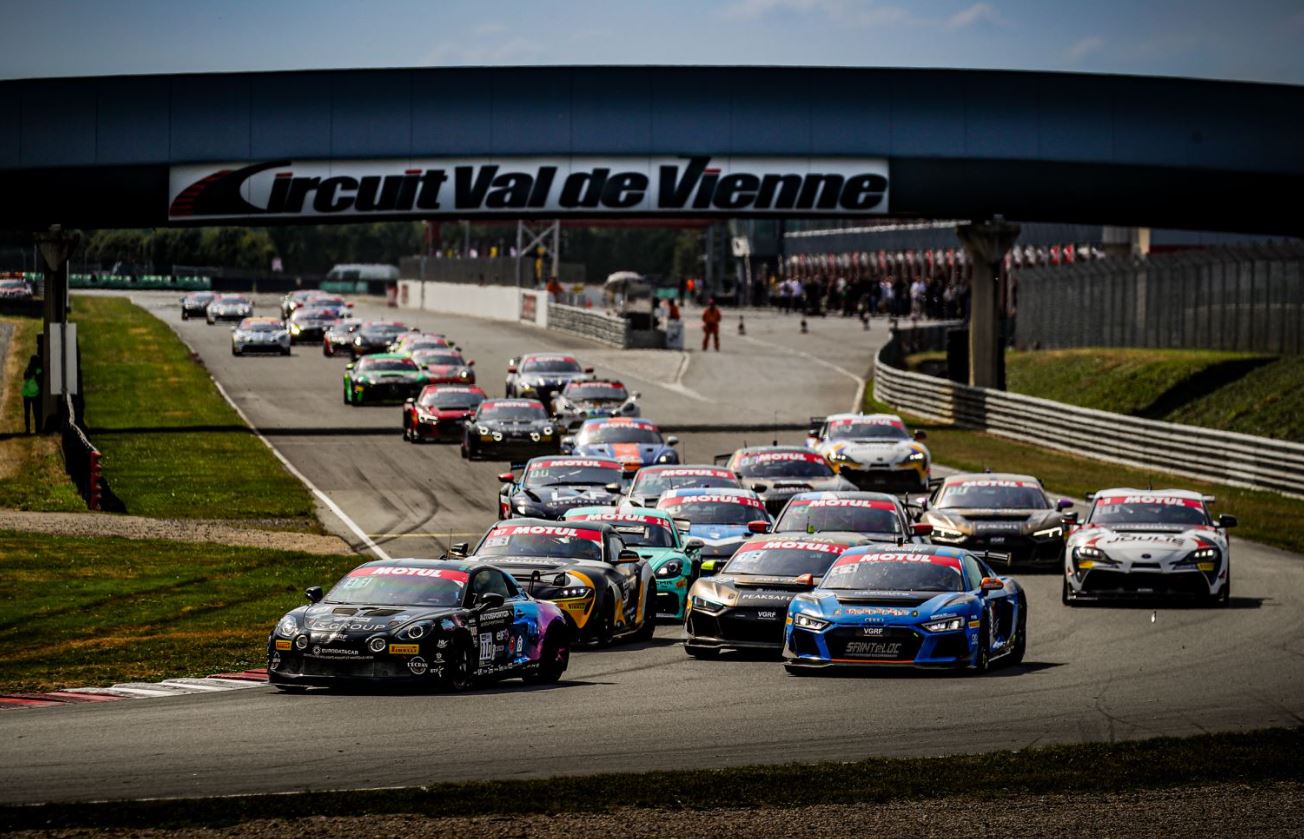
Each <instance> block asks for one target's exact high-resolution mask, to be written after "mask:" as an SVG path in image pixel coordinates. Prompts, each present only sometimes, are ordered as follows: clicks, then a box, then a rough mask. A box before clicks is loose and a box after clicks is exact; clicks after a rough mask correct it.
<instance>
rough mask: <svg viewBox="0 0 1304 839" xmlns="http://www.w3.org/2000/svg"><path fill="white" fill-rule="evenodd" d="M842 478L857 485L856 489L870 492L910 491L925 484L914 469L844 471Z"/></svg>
mask: <svg viewBox="0 0 1304 839" xmlns="http://www.w3.org/2000/svg"><path fill="white" fill-rule="evenodd" d="M841 475H842V477H844V478H846V479H847V480H848V481H851V483H853V484H855V485H856V489H860V490H865V491H870V490H886V491H889V492H891V491H893V490H897V491H900V490H908V489H919V488H921V487H922V486H923V482H922V481H921V480H920V478H919V473H918V472H916V471H914V470H913V469H900V470H898V469H843V470H842V472H841Z"/></svg>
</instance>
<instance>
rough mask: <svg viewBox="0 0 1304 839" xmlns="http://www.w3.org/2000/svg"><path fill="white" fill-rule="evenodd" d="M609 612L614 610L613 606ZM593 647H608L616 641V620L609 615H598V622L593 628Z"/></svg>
mask: <svg viewBox="0 0 1304 839" xmlns="http://www.w3.org/2000/svg"><path fill="white" fill-rule="evenodd" d="M611 610H612V611H613V612H614V611H615V610H616V606H615V604H613V605H612V607H611ZM592 637H593V646H595V647H598V648H600V649H601V648H605V647H610V646H611V644H612V642H613V641H615V640H616V619H615V618H614V617H613V616H612V615H609V614H603V615H598V622H597V624H596V625H595V626H594V627H593V636H592Z"/></svg>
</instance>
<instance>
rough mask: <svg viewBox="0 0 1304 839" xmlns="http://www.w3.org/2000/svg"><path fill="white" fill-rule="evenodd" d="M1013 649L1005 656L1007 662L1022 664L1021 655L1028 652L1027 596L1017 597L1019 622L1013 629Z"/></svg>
mask: <svg viewBox="0 0 1304 839" xmlns="http://www.w3.org/2000/svg"><path fill="white" fill-rule="evenodd" d="M1014 633H1015V635H1014V649H1013V650H1011V651H1010V655H1009V657H1008V658H1006V663H1008V664H1022V663H1023V656H1024V654H1025V653H1027V652H1028V598H1027V597H1020V598H1019V622H1018V625H1017V627H1016V628H1015V630H1014Z"/></svg>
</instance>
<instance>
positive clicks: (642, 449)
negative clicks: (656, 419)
mask: <svg viewBox="0 0 1304 839" xmlns="http://www.w3.org/2000/svg"><path fill="white" fill-rule="evenodd" d="M677 445H679V438H678V437H675V436H670V437H662V436H661V430H660V429H659V428H657V427H656V425H654V424H653V423H650V422H648V421H647V420H645V419H635V418H626V417H614V418H610V419H591V420H585V421H584V423H583V424H582V425H580V429H579V431H577V432H575V434H574V435H573V436H566V437H563V438H562V439H561V450H562V451H564V452H568V453H571V454H580V455H586V456H589V457H610V458H614V459H616V460H619V461H620V462H621V463H622V464H624V467H625V471H626V472H627V473H628V474H629V476H630V477H631V478H632V477H633V475H634V473H635V472H637V471H638V470H639V469H640V468H641V467H644V466H650V465H651V464H653V463H678V462H679V452H677V451H675V449H674V447H675V446H677Z"/></svg>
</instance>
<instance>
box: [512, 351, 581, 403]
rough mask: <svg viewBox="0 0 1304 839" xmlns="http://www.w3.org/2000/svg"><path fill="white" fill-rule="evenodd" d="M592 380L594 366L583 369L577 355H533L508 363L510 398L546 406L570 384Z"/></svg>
mask: <svg viewBox="0 0 1304 839" xmlns="http://www.w3.org/2000/svg"><path fill="white" fill-rule="evenodd" d="M592 377H593V368H592V367H581V366H580V363H579V362H578V361H576V360H575V357H574V356H569V355H562V354H559V353H531V354H529V355H523V356H521V357H519V358H513V359H510V360H509V361H508V362H507V385H506V395H507V396H508V397H514V396H515V397H519V396H528V397H531V398H533V399H538V400H539V401H540V402H542V403H543V404H545V405H547V404H549V403H550V402H551V401H552V395H553V394H554V393H556V392H557V391H559V390H561V389H562V388H563V387H565V386H566V383H567V382H572V381H585V380H587V379H591V378H592Z"/></svg>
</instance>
